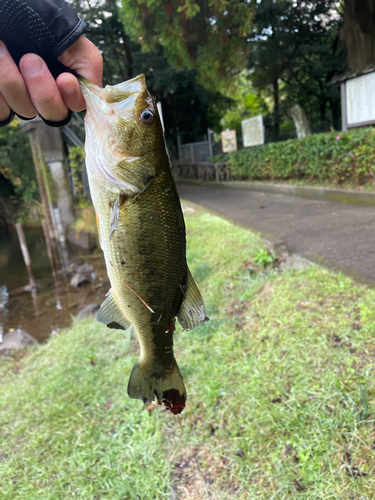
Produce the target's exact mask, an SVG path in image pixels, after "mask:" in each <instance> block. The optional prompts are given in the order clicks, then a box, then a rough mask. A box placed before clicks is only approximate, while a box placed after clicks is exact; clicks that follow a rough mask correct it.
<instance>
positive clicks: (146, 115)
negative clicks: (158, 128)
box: [139, 108, 155, 125]
mask: <svg viewBox="0 0 375 500" xmlns="http://www.w3.org/2000/svg"><path fill="white" fill-rule="evenodd" d="M139 118H140V119H141V122H143V123H147V124H148V125H149V124H150V123H152V122H153V121H154V118H155V117H154V113H153V112H152V111H151V109H148V108H146V109H143V110H142V111H141V112H140V114H139Z"/></svg>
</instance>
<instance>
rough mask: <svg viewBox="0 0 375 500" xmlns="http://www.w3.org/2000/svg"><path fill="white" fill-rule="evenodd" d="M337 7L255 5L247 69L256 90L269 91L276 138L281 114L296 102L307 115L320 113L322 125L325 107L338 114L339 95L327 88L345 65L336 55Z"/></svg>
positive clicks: (284, 0) (326, 2) (322, 0)
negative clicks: (250, 71)
mask: <svg viewBox="0 0 375 500" xmlns="http://www.w3.org/2000/svg"><path fill="white" fill-rule="evenodd" d="M336 3H337V2H336V1H335V0H316V1H315V2H311V1H310V2H304V1H301V0H298V1H294V0H278V1H277V2H274V1H273V0H260V2H258V4H257V7H256V16H255V28H254V31H253V34H252V35H251V37H250V43H251V46H252V51H251V53H250V58H249V67H250V68H251V69H252V71H253V73H252V76H251V80H252V82H253V84H254V86H255V87H256V88H259V89H263V90H264V89H267V88H268V89H269V92H270V94H271V95H272V98H273V104H274V107H273V115H274V131H275V136H276V139H277V136H278V134H279V127H280V117H281V115H282V114H284V115H285V112H286V110H285V108H287V107H290V106H291V105H292V104H295V103H296V102H298V103H299V104H301V105H302V106H303V107H304V108H305V109H306V108H307V109H306V111H307V113H308V114H310V116H311V115H312V114H315V115H316V112H315V110H316V109H318V110H319V115H320V119H322V120H324V119H325V117H326V111H327V106H329V108H330V111H331V112H332V113H333V114H334V115H335V117H336V116H337V114H338V113H339V94H338V91H337V89H336V88H332V87H329V86H328V82H329V80H330V79H331V78H332V77H333V76H334V75H335V74H337V73H340V72H341V71H342V69H343V65H344V57H343V54H340V52H339V51H338V50H337V40H338V28H339V21H340V16H339V15H338V13H337V11H336V10H335V5H336ZM280 93H282V98H281V96H280ZM281 107H283V108H284V109H281Z"/></svg>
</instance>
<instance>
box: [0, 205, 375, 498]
mask: <svg viewBox="0 0 375 500" xmlns="http://www.w3.org/2000/svg"><path fill="white" fill-rule="evenodd" d="M187 214H188V215H187V217H186V219H187V228H188V245H189V251H188V260H189V263H190V267H191V269H192V272H193V274H194V276H195V278H196V280H197V282H198V283H199V286H200V288H201V291H202V293H203V295H204V298H205V302H206V307H207V313H208V315H209V316H210V318H211V321H210V322H208V323H204V324H203V325H202V326H201V327H199V328H198V329H196V330H193V331H190V332H180V333H177V334H176V342H175V347H176V357H177V360H178V362H179V366H180V368H181V370H182V372H183V375H184V380H185V383H186V386H187V390H188V396H189V397H188V401H187V407H186V409H185V411H184V412H183V413H182V416H181V420H182V426H183V429H182V430H180V427H179V425H178V421H177V420H176V418H175V417H173V415H171V414H170V413H168V412H165V411H163V410H162V409H161V408H159V407H156V408H155V410H153V411H151V412H149V411H147V410H146V409H145V408H144V406H143V405H142V403H141V402H140V401H133V400H130V399H129V398H128V397H127V395H126V385H127V380H128V376H129V374H130V370H131V368H132V366H133V364H134V362H135V361H136V358H137V350H138V348H137V343H136V340H135V339H133V338H132V336H131V334H130V333H129V332H120V331H113V330H107V329H105V328H104V327H102V325H100V324H97V323H95V322H93V321H91V320H90V321H85V322H81V323H75V324H73V326H72V328H71V329H69V330H67V331H65V332H62V333H60V334H59V335H58V336H55V337H53V338H52V339H51V340H50V341H49V342H48V343H46V344H45V345H43V346H41V347H40V348H36V349H32V350H31V351H30V352H29V353H28V354H27V355H25V356H22V353H20V354H17V355H15V356H14V358H3V359H1V360H0V384H1V385H0V425H1V435H0V491H1V495H0V496H1V498H2V499H4V500H19V499H22V500H34V499H40V500H47V499H48V500H60V499H61V500H62V499H66V498H69V499H70V498H72V499H82V500H83V499H84V500H101V499H109V500H120V499H121V500H124V499H141V500H143V499H146V500H147V499H170V498H178V499H180V500H187V499H189V500H190V499H192V500H195V499H202V498H207V499H209V498H212V499H219V500H220V499H223V500H224V499H225V500H227V499H254V500H255V499H267V500H270V499H317V500H318V499H319V500H328V499H340V500H346V499H347V500H349V499H350V500H351V499H356V500H357V499H369V498H374V496H375V475H374V472H375V401H374V395H375V386H374V360H375V337H374V333H375V311H374V299H375V291H374V290H370V289H367V288H365V287H363V286H359V285H356V284H355V283H353V282H352V281H351V280H350V279H349V278H347V277H345V276H343V275H340V274H333V273H331V272H329V271H327V270H324V269H322V268H319V267H317V266H313V267H309V268H307V269H305V270H302V271H300V270H299V271H297V270H294V269H290V270H288V271H285V272H283V273H279V272H278V271H277V270H274V269H271V268H267V266H266V265H265V264H267V263H266V262H264V258H263V257H262V259H261V260H262V262H260V261H259V259H260V257H259V256H262V255H263V254H262V252H263V251H264V247H263V244H262V242H261V240H260V239H259V237H258V236H257V235H254V234H252V233H251V232H249V231H246V230H245V229H242V228H239V227H236V226H233V225H231V224H230V223H229V222H227V221H225V220H223V219H220V218H217V217H215V216H213V215H211V214H208V213H206V212H203V211H197V212H194V213H193V211H192V210H190V211H188V212H187ZM257 259H258V261H259V265H258V270H257V271H256V272H254V271H253V269H254V264H256V262H255V261H256V260H257ZM260 264H261V265H260Z"/></svg>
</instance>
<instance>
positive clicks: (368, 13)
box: [340, 0, 375, 71]
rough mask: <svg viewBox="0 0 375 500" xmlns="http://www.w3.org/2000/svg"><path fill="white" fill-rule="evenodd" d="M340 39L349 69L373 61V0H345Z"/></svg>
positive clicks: (374, 34) (355, 68)
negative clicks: (345, 52) (346, 54)
mask: <svg viewBox="0 0 375 500" xmlns="http://www.w3.org/2000/svg"><path fill="white" fill-rule="evenodd" d="M340 40H341V41H342V43H343V44H344V46H345V47H346V50H347V53H348V66H349V68H350V69H351V70H353V71H354V70H357V69H359V68H361V67H362V66H366V65H368V64H371V63H374V62H375V0H345V8H344V24H343V25H342V27H341V30H340Z"/></svg>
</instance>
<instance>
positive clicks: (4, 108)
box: [0, 94, 10, 123]
mask: <svg viewBox="0 0 375 500" xmlns="http://www.w3.org/2000/svg"><path fill="white" fill-rule="evenodd" d="M9 115H10V107H9V106H8V104H7V103H6V100H5V99H4V97H3V96H2V95H1V94H0V123H1V122H5V121H6V120H7V119H8V118H9Z"/></svg>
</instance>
